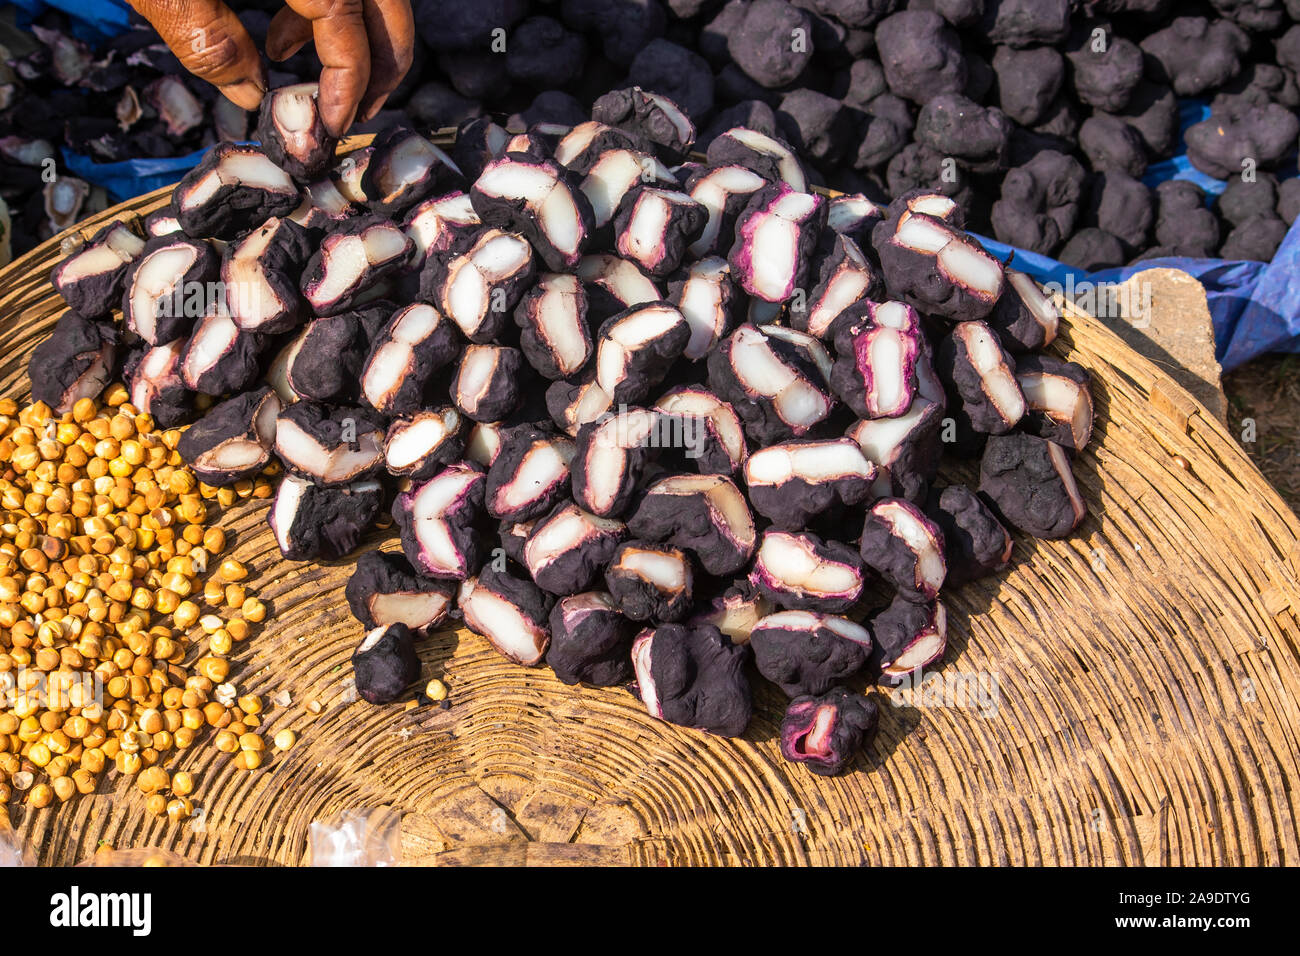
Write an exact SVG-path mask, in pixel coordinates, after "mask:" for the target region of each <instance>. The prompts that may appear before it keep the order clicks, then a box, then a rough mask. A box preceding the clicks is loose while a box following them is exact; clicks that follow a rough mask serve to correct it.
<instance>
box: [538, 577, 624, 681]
mask: <svg viewBox="0 0 1300 956" xmlns="http://www.w3.org/2000/svg"><path fill="white" fill-rule="evenodd" d="M549 623H550V626H551V645H550V647H548V648H547V649H546V663H547V665H549V666H550V668H551V670H553V671H555V676H556V677H558V678H559V679H560V680H562V681H564V683H566V684H578V683H582V684H592V685H593V686H596V687H616V686H618V685H620V684H626V683H627V682H628V681H630V680H631V679H632V674H633V672H632V638H633V636H634V635H635V634H636V628H635V627H634V626H633V625H632V623H631V622H630V621H629V620H628V619H627V618H625V617H624V616H623V615H622V614H620V613H619V611H618V608H617V607H615V605H614V599H613V598H612V597H610V596H609V594H607V593H606V592H604V591H585V592H583V593H582V594H570V595H568V596H567V597H562V598H560V599H559V600H558V601H556V602H555V606H554V607H553V608H551V616H550V619H549Z"/></svg>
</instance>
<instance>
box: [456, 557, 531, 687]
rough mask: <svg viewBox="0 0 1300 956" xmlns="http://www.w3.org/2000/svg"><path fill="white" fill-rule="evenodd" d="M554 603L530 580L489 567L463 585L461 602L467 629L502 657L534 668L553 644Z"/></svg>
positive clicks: (459, 602)
mask: <svg viewBox="0 0 1300 956" xmlns="http://www.w3.org/2000/svg"><path fill="white" fill-rule="evenodd" d="M554 600H555V599H554V598H552V597H551V596H550V595H549V594H547V593H546V592H544V591H542V590H541V589H540V588H538V587H537V585H535V584H533V582H532V581H529V580H528V579H527V578H520V577H515V576H514V575H513V574H511V573H510V572H509V571H504V570H501V571H498V570H497V569H496V568H495V567H493V566H492V565H490V564H489V565H488V566H487V567H485V568H484V569H483V571H482V573H481V574H479V576H478V577H477V578H470V579H469V580H468V581H466V582H465V583H464V584H462V585H461V587H460V599H459V601H458V602H457V603H458V604H459V606H460V610H461V613H462V614H464V615H465V626H466V627H468V628H469V629H470V630H471V631H473V632H474V633H475V634H478V635H479V636H481V637H485V638H487V639H488V641H489V643H491V645H492V646H493V647H494V648H496V650H497V652H498V653H499V654H501V656H502V657H505V658H506V659H508V660H511V661H514V662H515V663H516V664H523V665H524V666H525V667H532V666H533V665H535V664H540V663H541V661H542V657H543V656H544V655H545V654H546V646H547V644H548V643H549V642H550V638H551V631H550V623H549V617H550V613H551V606H552V603H553V602H554Z"/></svg>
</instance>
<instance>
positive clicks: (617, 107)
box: [591, 86, 695, 163]
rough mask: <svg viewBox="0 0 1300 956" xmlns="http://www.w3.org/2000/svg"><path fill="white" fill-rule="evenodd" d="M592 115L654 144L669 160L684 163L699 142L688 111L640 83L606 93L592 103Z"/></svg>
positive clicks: (599, 121) (666, 159) (658, 151)
mask: <svg viewBox="0 0 1300 956" xmlns="http://www.w3.org/2000/svg"><path fill="white" fill-rule="evenodd" d="M591 118H592V119H593V120H595V121H596V122H598V123H605V124H607V125H609V126H616V127H618V128H620V129H624V130H627V131H628V132H630V133H632V134H633V135H635V136H636V137H637V138H638V139H641V140H644V141H645V142H647V143H650V144H652V145H653V146H654V148H655V152H656V153H658V154H659V156H660V157H661V158H662V159H663V160H664V161H665V162H669V163H680V162H681V161H682V160H683V159H685V158H686V154H687V153H689V152H690V151H691V147H692V146H693V145H695V124H694V123H692V122H691V118H690V117H689V116H687V115H686V112H685V111H684V110H683V109H682V108H681V107H680V106H678V105H677V104H676V103H674V102H673V101H672V100H670V99H669V98H668V97H666V96H660V95H659V94H658V93H651V92H648V91H646V90H643V89H641V87H639V86H631V87H627V88H625V89H621V90H611V91H610V92H608V93H606V94H605V95H604V96H602V97H600V98H599V99H597V100H596V102H595V103H593V104H592V105H591Z"/></svg>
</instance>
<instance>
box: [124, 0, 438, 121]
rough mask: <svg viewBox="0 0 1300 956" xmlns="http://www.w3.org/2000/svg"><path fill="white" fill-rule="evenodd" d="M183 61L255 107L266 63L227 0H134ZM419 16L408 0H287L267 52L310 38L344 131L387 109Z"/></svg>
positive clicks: (327, 101)
mask: <svg viewBox="0 0 1300 956" xmlns="http://www.w3.org/2000/svg"><path fill="white" fill-rule="evenodd" d="M128 2H129V3H130V4H131V6H132V7H134V8H135V9H136V11H137V12H138V13H139V14H140V15H141V16H143V17H144V18H145V19H146V20H148V21H149V22H150V23H151V24H153V27H154V29H155V30H157V31H158V33H159V35H160V36H161V37H162V38H163V41H164V42H165V43H166V44H167V46H168V47H170V48H171V51H172V52H173V53H175V54H176V56H177V57H178V58H179V59H180V61H181V64H182V65H183V66H184V67H185V68H186V69H187V70H189V71H190V72H191V73H193V74H194V75H195V76H197V77H199V78H201V79H204V80H207V81H208V82H209V83H211V84H213V85H214V86H216V87H217V88H218V89H219V90H220V91H221V92H222V93H223V94H225V96H226V98H227V99H229V100H230V101H231V102H232V103H234V104H235V105H236V106H240V107H242V108H243V109H246V110H256V109H257V108H258V106H259V105H261V102H262V96H263V95H264V94H265V93H266V66H265V64H264V63H263V61H262V57H261V55H260V54H259V53H258V50H257V47H256V46H255V45H254V43H253V39H252V37H250V36H249V35H248V31H247V30H245V29H244V26H243V24H242V23H240V22H239V18H238V17H237V16H235V13H234V11H233V10H231V9H230V7H228V6H226V4H225V3H223V2H221V0H128ZM414 35H415V21H414V18H413V17H412V15H411V4H410V2H409V0H286V2H285V5H284V9H282V10H280V11H279V12H278V13H276V15H275V16H274V18H272V20H271V27H270V30H269V31H268V32H267V37H266V54H267V56H269V57H270V58H271V59H273V60H286V59H288V58H289V57H291V56H293V55H294V54H295V53H297V52H298V51H299V50H301V49H302V48H303V46H304V45H306V44H307V43H309V42H312V43H315V44H316V54H317V56H319V57H320V61H321V65H322V67H323V68H322V70H321V75H320V112H321V117H322V119H323V120H324V121H325V126H326V128H328V129H329V131H330V132H331V133H332V134H334V135H335V136H342V135H343V134H344V133H346V132H347V130H348V128H349V127H351V125H352V124H353V122H355V121H358V120H359V121H361V122H364V121H366V120H368V119H370V118H371V117H373V116H374V115H375V114H376V113H378V112H379V110H380V109H381V108H382V107H383V105H384V101H385V100H387V99H388V94H390V93H392V92H393V90H394V89H396V88H397V84H398V83H400V82H401V80H402V77H403V76H405V75H406V71H407V70H408V69H410V66H411V56H412V49H413V43H414Z"/></svg>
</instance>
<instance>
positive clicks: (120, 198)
mask: <svg viewBox="0 0 1300 956" xmlns="http://www.w3.org/2000/svg"><path fill="white" fill-rule="evenodd" d="M61 152H62V153H63V164H64V165H65V166H67V167H68V171H69V172H70V173H72V175H74V176H77V177H79V178H81V179H84V180H85V181H86V182H88V183H94V184H95V185H96V186H103V187H104V188H105V189H106V190H108V194H109V196H110V197H112V199H113V201H114V202H125V201H126V200H128V199H132V198H134V197H135V196H141V195H144V194H145V193H148V192H153V191H154V190H155V189H161V188H162V187H164V186H170V185H172V184H173V183H176V182H180V179H181V177H182V176H184V175H185V174H186V173H187V172H189V171H190V170H191V169H192V168H194V167H195V166H197V165H198V164H199V161H200V160H201V159H203V155H204V154H205V153H206V152H207V150H206V149H201V150H199V151H198V152H194V153H190V154H189V155H188V156H173V157H171V158H168V159H125V160H122V161H121V162H118V163H97V162H95V161H94V160H93V159H91V158H90V157H89V156H83V155H81V154H80V153H74V152H72V151H71V150H69V149H63V150H61Z"/></svg>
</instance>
